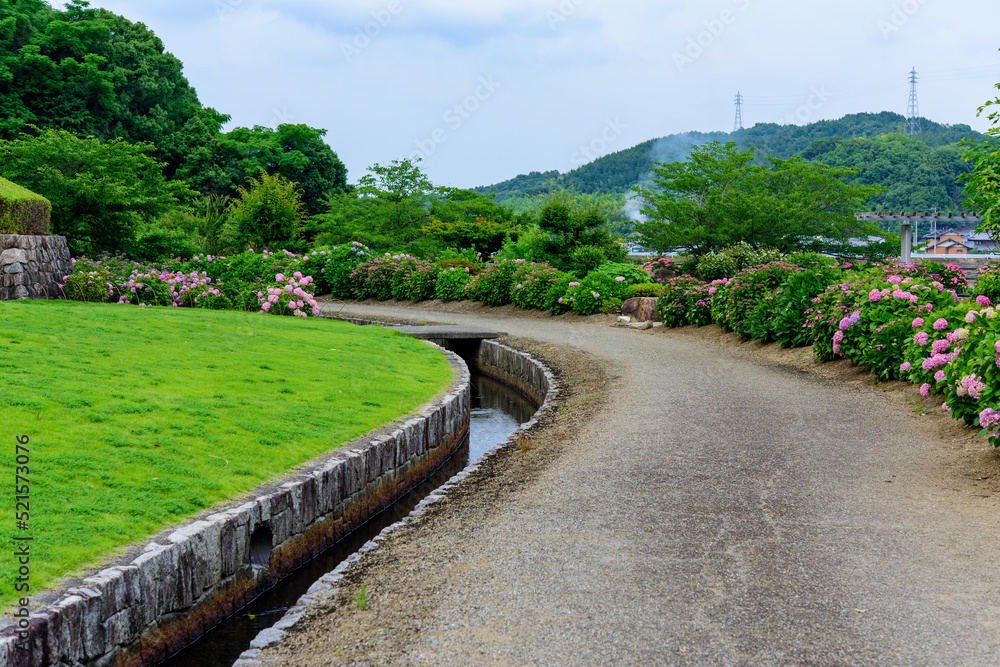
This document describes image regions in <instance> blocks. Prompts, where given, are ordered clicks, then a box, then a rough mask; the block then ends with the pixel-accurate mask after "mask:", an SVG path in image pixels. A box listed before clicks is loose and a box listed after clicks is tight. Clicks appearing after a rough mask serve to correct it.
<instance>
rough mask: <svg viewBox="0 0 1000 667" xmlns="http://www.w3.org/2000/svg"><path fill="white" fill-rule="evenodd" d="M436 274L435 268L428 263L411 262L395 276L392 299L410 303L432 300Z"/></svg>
mask: <svg viewBox="0 0 1000 667" xmlns="http://www.w3.org/2000/svg"><path fill="white" fill-rule="evenodd" d="M437 273H438V270H437V267H436V266H434V265H433V264H431V263H430V262H423V261H420V260H415V261H413V262H412V263H411V264H408V265H407V266H406V267H405V268H404V269H403V270H401V271H400V272H399V273H398V274H397V275H396V286H395V287H394V288H393V290H392V295H393V297H394V298H396V299H410V300H411V301H426V300H427V299H433V298H434V288H435V283H436V282H437Z"/></svg>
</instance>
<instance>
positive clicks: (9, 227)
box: [0, 178, 52, 235]
mask: <svg viewBox="0 0 1000 667" xmlns="http://www.w3.org/2000/svg"><path fill="white" fill-rule="evenodd" d="M51 218H52V204H51V202H49V200H48V199H46V198H45V197H43V196H41V195H36V194H35V193H34V192H32V191H31V190H28V189H26V188H22V187H21V186H20V185H17V184H16V183H11V182H10V181H8V180H7V179H5V178H0V234H33V235H45V234H48V233H49V224H50V222H51Z"/></svg>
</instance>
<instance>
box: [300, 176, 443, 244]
mask: <svg viewBox="0 0 1000 667" xmlns="http://www.w3.org/2000/svg"><path fill="white" fill-rule="evenodd" d="M434 192H435V189H434V185H433V184H432V183H431V182H430V180H429V179H428V178H427V176H425V175H424V173H423V172H422V171H421V170H420V167H419V166H417V165H416V164H414V163H413V162H411V161H410V160H408V159H404V160H393V161H392V162H391V163H390V164H388V165H380V164H376V165H373V166H371V167H369V168H368V173H367V174H365V175H364V176H362V177H361V180H360V182H359V183H358V185H357V187H356V188H355V189H354V191H353V192H352V193H350V194H341V195H334V196H329V197H327V199H326V203H327V211H326V213H324V214H321V215H318V216H316V219H315V220H314V222H313V224H311V225H310V230H311V231H312V232H315V233H316V234H317V235H318V236H317V237H316V241H317V242H321V243H343V242H345V241H360V242H362V243H364V244H365V245H367V246H368V247H370V248H372V249H374V250H403V251H405V252H408V253H410V254H413V255H420V256H428V255H432V254H433V253H434V251H435V250H437V249H440V243H439V242H438V241H436V240H434V239H431V238H428V237H427V236H426V235H425V234H423V233H422V232H421V231H420V230H421V228H422V227H423V226H424V225H426V224H427V223H428V222H430V211H429V209H430V202H431V197H432V195H433V193H434Z"/></svg>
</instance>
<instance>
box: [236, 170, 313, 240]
mask: <svg viewBox="0 0 1000 667" xmlns="http://www.w3.org/2000/svg"><path fill="white" fill-rule="evenodd" d="M302 209H303V206H302V200H301V198H300V197H299V193H298V190H297V189H296V188H295V184H294V183H292V182H291V181H289V180H288V179H286V178H285V177H284V176H281V175H280V174H275V175H273V176H272V175H270V174H268V173H267V172H266V171H264V169H261V170H260V173H259V175H258V177H257V178H251V179H250V187H249V188H247V189H244V188H240V189H239V198H238V199H237V200H236V201H234V202H233V204H232V207H231V208H230V211H229V220H230V223H231V225H232V230H233V234H234V236H235V238H236V241H237V243H239V244H240V246H242V247H246V246H249V247H251V248H253V249H254V250H270V249H271V248H272V247H273V248H282V247H285V246H287V245H288V244H289V243H291V242H292V241H293V240H294V239H295V237H296V236H298V234H299V230H300V228H301V226H302V220H303V214H302Z"/></svg>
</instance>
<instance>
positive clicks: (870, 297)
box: [868, 287, 882, 302]
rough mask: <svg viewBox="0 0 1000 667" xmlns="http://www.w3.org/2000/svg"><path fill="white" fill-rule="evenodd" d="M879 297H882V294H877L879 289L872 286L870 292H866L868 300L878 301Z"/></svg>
mask: <svg viewBox="0 0 1000 667" xmlns="http://www.w3.org/2000/svg"><path fill="white" fill-rule="evenodd" d="M881 298H882V295H881V294H879V291H878V290H877V289H876V288H874V287H873V288H872V291H871V292H868V300H869V301H872V302H874V301H878V300H879V299H881Z"/></svg>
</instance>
